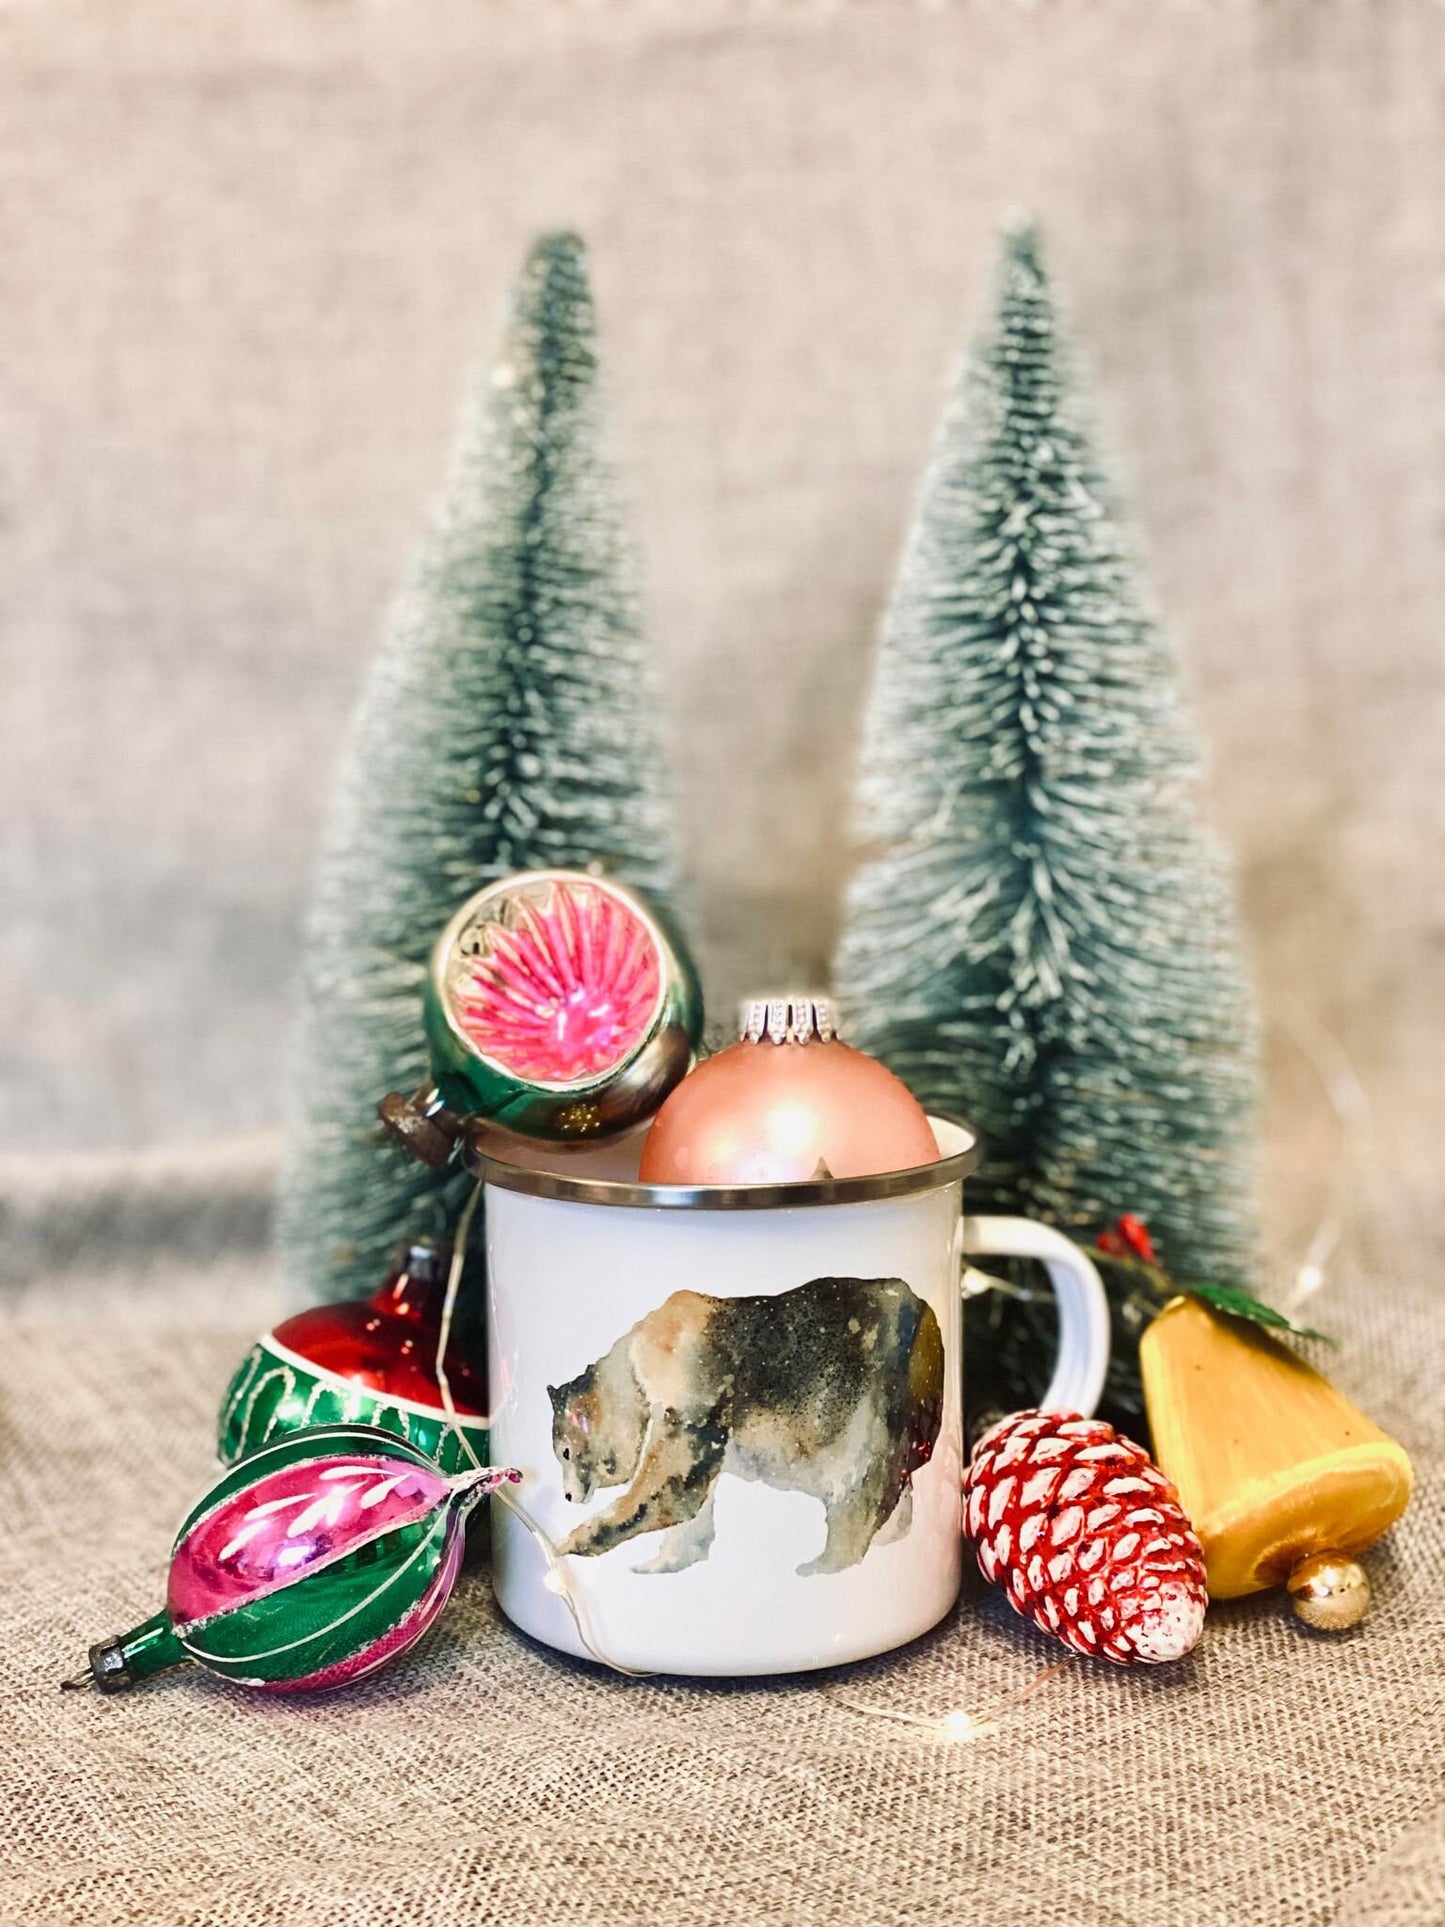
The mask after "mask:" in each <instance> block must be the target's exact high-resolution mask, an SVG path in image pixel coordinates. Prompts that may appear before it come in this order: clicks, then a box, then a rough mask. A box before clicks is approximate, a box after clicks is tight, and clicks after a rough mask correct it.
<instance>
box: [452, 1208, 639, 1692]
mask: <svg viewBox="0 0 1445 1927" xmlns="http://www.w3.org/2000/svg"><path fill="white" fill-rule="evenodd" d="M484 1182H485V1181H484V1179H482V1178H480V1177H479V1178H478V1179H477V1180H476V1182H475V1183H474V1184H473V1186H472V1188H471V1191H470V1193H469V1194H468V1196H467V1201H466V1203H465V1205H464V1206H463V1207H462V1212H461V1216H460V1217H459V1218H458V1219H457V1231H456V1239H455V1242H454V1244H453V1248H452V1257H451V1264H450V1265H449V1266H448V1269H447V1289H446V1296H445V1297H444V1298H443V1300H442V1316H441V1324H440V1326H439V1328H438V1331H437V1355H436V1377H437V1386H438V1388H439V1390H440V1392H441V1395H442V1409H443V1410H444V1411H445V1413H446V1415H447V1424H448V1425H449V1426H450V1428H451V1431H452V1435H453V1437H454V1438H455V1439H456V1441H457V1443H458V1445H459V1446H460V1447H461V1449H462V1451H463V1452H465V1454H466V1455H467V1457H468V1458H469V1459H470V1460H471V1462H472V1464H473V1466H475V1467H476V1469H477V1470H478V1471H481V1470H483V1466H482V1462H481V1460H480V1459H479V1458H478V1457H477V1454H476V1448H475V1447H474V1446H473V1444H472V1442H471V1439H470V1438H469V1437H468V1436H467V1433H466V1431H465V1430H464V1429H463V1426H462V1423H461V1420H460V1418H459V1416H458V1414H457V1408H456V1404H455V1402H454V1401H453V1398H452V1387H451V1380H450V1379H449V1378H448V1376H447V1367H446V1355H447V1348H448V1346H449V1345H450V1344H451V1336H452V1319H453V1318H454V1316H455V1314H456V1308H457V1298H458V1296H459V1294H460V1292H461V1288H462V1273H463V1272H464V1271H465V1269H466V1263H467V1246H468V1244H469V1242H470V1239H471V1233H472V1220H473V1219H474V1218H475V1217H476V1214H477V1207H478V1205H479V1204H480V1203H481V1201H482V1188H483V1184H484ZM492 1497H493V1498H496V1499H500V1500H501V1502H502V1504H503V1505H505V1506H506V1507H507V1509H508V1511H510V1512H511V1513H512V1514H513V1516H514V1517H515V1518H516V1519H517V1520H518V1522H519V1523H520V1524H521V1525H522V1527H523V1528H524V1530H525V1531H526V1532H527V1533H528V1534H529V1535H530V1536H531V1539H532V1542H533V1544H534V1545H535V1546H536V1548H537V1550H538V1551H539V1552H540V1553H541V1555H542V1558H543V1560H544V1561H545V1563H546V1567H547V1578H546V1581H545V1582H544V1583H545V1584H546V1587H547V1590H548V1591H549V1592H553V1593H556V1595H557V1597H558V1598H559V1599H560V1600H561V1601H562V1603H563V1605H564V1606H565V1607H566V1608H567V1611H568V1613H569V1614H570V1615H571V1618H572V1624H573V1625H574V1626H575V1627H576V1628H577V1637H578V1638H579V1639H580V1640H581V1642H582V1644H583V1646H584V1647H585V1648H586V1649H587V1651H588V1653H589V1654H590V1655H591V1656H592V1658H593V1659H595V1660H596V1661H597V1663H598V1664H599V1665H600V1666H606V1667H608V1668H610V1670H611V1671H612V1672H614V1673H622V1674H624V1675H625V1676H626V1677H627V1678H629V1679H645V1678H647V1677H648V1675H647V1674H645V1673H640V1672H638V1671H637V1669H636V1668H635V1667H631V1666H624V1665H623V1664H622V1663H621V1661H620V1660H616V1659H613V1657H612V1656H611V1654H610V1653H608V1652H606V1651H605V1650H604V1649H603V1647H602V1646H601V1645H600V1644H599V1643H598V1641H597V1639H596V1637H595V1635H594V1633H593V1632H592V1630H591V1626H590V1621H589V1616H588V1612H587V1604H586V1601H585V1600H584V1599H583V1598H582V1597H581V1596H580V1595H579V1593H578V1591H577V1588H576V1587H575V1586H574V1585H573V1584H572V1581H571V1579H570V1578H569V1576H568V1573H567V1569H566V1567H565V1566H564V1564H563V1563H562V1555H561V1554H560V1553H559V1552H558V1550H557V1547H556V1545H555V1543H554V1542H553V1540H552V1539H551V1538H549V1536H548V1535H547V1534H546V1533H545V1532H544V1531H543V1530H542V1528H541V1526H539V1525H538V1524H537V1521H536V1520H535V1519H534V1518H533V1517H532V1515H531V1513H530V1512H528V1510H527V1508H526V1507H525V1506H524V1505H523V1504H522V1502H521V1500H520V1499H519V1498H518V1497H517V1496H516V1494H515V1493H514V1492H513V1491H512V1490H511V1488H510V1487H509V1486H506V1485H499V1486H497V1487H496V1489H495V1490H494V1492H493V1494H492Z"/></svg>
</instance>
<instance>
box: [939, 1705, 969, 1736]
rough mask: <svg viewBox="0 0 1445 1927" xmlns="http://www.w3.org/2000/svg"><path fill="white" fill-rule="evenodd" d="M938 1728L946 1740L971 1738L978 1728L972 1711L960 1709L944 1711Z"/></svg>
mask: <svg viewBox="0 0 1445 1927" xmlns="http://www.w3.org/2000/svg"><path fill="white" fill-rule="evenodd" d="M938 1729H939V1731H940V1732H941V1733H942V1735H943V1737H944V1739H946V1740H971V1739H972V1738H973V1736H974V1734H975V1732H976V1731H977V1730H978V1729H977V1722H976V1721H975V1719H974V1717H973V1715H972V1713H965V1712H962V1711H958V1712H953V1713H946V1714H945V1715H944V1716H943V1718H942V1719H941V1720H940V1721H939V1722H938Z"/></svg>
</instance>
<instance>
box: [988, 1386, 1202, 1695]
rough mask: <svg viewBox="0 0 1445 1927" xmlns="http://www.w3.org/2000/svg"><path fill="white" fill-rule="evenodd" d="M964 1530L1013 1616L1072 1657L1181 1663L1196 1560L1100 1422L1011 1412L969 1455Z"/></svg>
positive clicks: (1165, 1496) (1149, 1468) (1181, 1518)
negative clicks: (1020, 1616)
mask: <svg viewBox="0 0 1445 1927" xmlns="http://www.w3.org/2000/svg"><path fill="white" fill-rule="evenodd" d="M963 1496H964V1530H965V1532H966V1533H967V1534H968V1536H969V1538H970V1539H972V1540H973V1542H974V1549H975V1551H976V1552H977V1554H978V1563H979V1566H980V1568H981V1570H982V1572H983V1575H984V1577H985V1579H990V1580H994V1581H1002V1582H1003V1584H1004V1585H1005V1586H1006V1587H1007V1589H1008V1596H1009V1601H1010V1603H1011V1604H1012V1606H1013V1608H1014V1610H1015V1612H1021V1613H1022V1614H1023V1615H1024V1616H1025V1618H1027V1619H1031V1620H1033V1622H1034V1624H1035V1625H1036V1626H1038V1627H1040V1628H1041V1629H1042V1631H1044V1632H1046V1633H1053V1634H1054V1635H1055V1637H1056V1638H1058V1639H1062V1640H1063V1642H1064V1643H1065V1645H1067V1646H1072V1647H1073V1649H1074V1651H1075V1652H1076V1653H1089V1654H1093V1655H1094V1656H1096V1657H1101V1658H1104V1659H1111V1660H1113V1661H1114V1662H1115V1664H1116V1665H1119V1666H1129V1665H1132V1664H1133V1663H1134V1662H1135V1661H1136V1660H1146V1661H1149V1662H1152V1663H1157V1662H1159V1661H1161V1660H1168V1659H1182V1658H1183V1657H1184V1655H1185V1653H1187V1652H1188V1651H1189V1649H1190V1648H1191V1647H1192V1646H1193V1645H1194V1643H1195V1641H1196V1640H1197V1639H1198V1638H1199V1634H1200V1631H1201V1629H1202V1628H1203V1625H1204V1609H1205V1606H1206V1605H1207V1603H1208V1593H1207V1591H1206V1588H1205V1581H1204V1554H1203V1551H1202V1550H1201V1549H1200V1544H1199V1541H1198V1539H1197V1538H1196V1537H1195V1535H1194V1528H1193V1527H1192V1526H1191V1525H1190V1523H1189V1521H1188V1519H1187V1518H1186V1517H1185V1515H1184V1509H1183V1507H1182V1506H1181V1505H1180V1503H1179V1494H1178V1493H1177V1492H1176V1491H1175V1490H1174V1487H1173V1486H1172V1485H1171V1483H1170V1482H1169V1480H1168V1479H1166V1478H1165V1476H1164V1474H1163V1473H1162V1472H1161V1471H1160V1470H1159V1468H1158V1466H1156V1465H1155V1464H1154V1462H1153V1460H1152V1459H1151V1458H1150V1457H1149V1454H1148V1453H1147V1452H1146V1451H1145V1450H1144V1448H1143V1447H1142V1446H1139V1445H1135V1444H1134V1443H1133V1441H1132V1440H1130V1439H1125V1438H1121V1437H1120V1436H1119V1434H1118V1433H1117V1432H1116V1431H1115V1430H1114V1428H1113V1426H1112V1425H1106V1424H1105V1423H1104V1421H1103V1420H1102V1419H1089V1418H1077V1417H1074V1416H1073V1415H1071V1414H1070V1413H1068V1412H1016V1413H1014V1415H1013V1417H1012V1418H1006V1419H1000V1420H999V1422H998V1424H997V1425H995V1426H992V1427H991V1428H990V1429H989V1430H988V1431H987V1432H985V1433H984V1434H983V1436H982V1438H980V1439H979V1441H978V1444H977V1445H976V1446H975V1447H974V1448H973V1458H972V1460H971V1462H970V1464H969V1468H968V1472H967V1474H966V1475H965V1477H964V1482H963Z"/></svg>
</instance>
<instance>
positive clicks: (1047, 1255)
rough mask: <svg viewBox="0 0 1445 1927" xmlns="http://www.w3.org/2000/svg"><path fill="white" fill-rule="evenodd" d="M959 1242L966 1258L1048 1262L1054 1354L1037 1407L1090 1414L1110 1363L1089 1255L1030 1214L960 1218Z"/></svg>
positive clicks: (1103, 1305)
mask: <svg viewBox="0 0 1445 1927" xmlns="http://www.w3.org/2000/svg"><path fill="white" fill-rule="evenodd" d="M963 1248H964V1251H965V1252H966V1253H967V1255H968V1256H969V1257H970V1258H1037V1259H1038V1260H1039V1262H1040V1264H1043V1265H1046V1266H1047V1267H1048V1273H1049V1283H1050V1284H1051V1285H1052V1286H1053V1288H1054V1296H1055V1298H1057V1299H1058V1301H1059V1357H1058V1363H1057V1364H1056V1365H1055V1366H1054V1375H1053V1377H1052V1378H1051V1379H1050V1381H1049V1389H1048V1390H1047V1391H1046V1392H1045V1393H1044V1395H1043V1397H1042V1398H1041V1399H1040V1400H1039V1409H1040V1411H1043V1412H1078V1413H1079V1414H1080V1415H1081V1416H1082V1417H1084V1418H1090V1417H1092V1415H1093V1412H1094V1408H1095V1406H1097V1404H1098V1403H1099V1399H1100V1396H1101V1394H1102V1393H1103V1390H1104V1373H1105V1372H1106V1371H1107V1370H1108V1366H1109V1301H1108V1299H1107V1298H1106V1297H1105V1296H1104V1286H1103V1282H1102V1281H1101V1279H1100V1277H1099V1274H1098V1272H1097V1271H1096V1270H1095V1269H1094V1267H1093V1265H1092V1264H1091V1263H1090V1261H1089V1259H1088V1258H1087V1257H1085V1255H1084V1253H1083V1252H1082V1251H1080V1249H1079V1247H1078V1246H1077V1245H1076V1244H1074V1243H1073V1242H1072V1241H1071V1240H1070V1239H1068V1238H1066V1237H1065V1236H1064V1235H1063V1233H1062V1232H1060V1231H1052V1230H1050V1228H1049V1227H1048V1225H1046V1224H1035V1223H1034V1221H1033V1219H1032V1218H965V1219H964V1221H963Z"/></svg>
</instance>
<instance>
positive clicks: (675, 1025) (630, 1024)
mask: <svg viewBox="0 0 1445 1927" xmlns="http://www.w3.org/2000/svg"><path fill="white" fill-rule="evenodd" d="M425 1017H426V1033H427V1044H428V1048H429V1050H430V1053H431V1068H432V1076H433V1079H434V1085H435V1088H434V1090H433V1091H430V1092H425V1093H419V1094H418V1097H417V1098H415V1099H410V1100H407V1099H392V1100H389V1101H388V1104H387V1105H386V1106H384V1107H383V1111H382V1115H383V1117H384V1118H385V1119H386V1121H387V1123H388V1124H389V1125H390V1126H391V1128H392V1129H393V1130H395V1131H396V1132H397V1134H398V1135H399V1136H402V1137H403V1138H404V1139H406V1140H407V1141H408V1142H409V1144H410V1146H411V1148H412V1149H413V1150H415V1151H416V1152H417V1153H418V1155H420V1156H423V1157H429V1158H430V1161H434V1162H435V1161H439V1159H440V1158H441V1157H445V1156H446V1155H449V1153H450V1148H451V1145H450V1142H448V1141H447V1140H448V1139H450V1140H454V1139H455V1138H456V1136H458V1135H459V1134H460V1130H461V1127H462V1125H463V1123H464V1120H465V1119H467V1118H481V1119H485V1120H487V1121H488V1122H490V1123H493V1124H500V1125H503V1126H505V1128H506V1129H508V1130H511V1131H516V1132H518V1133H520V1134H521V1135H523V1136H527V1137H539V1138H552V1139H561V1140H568V1139H587V1138H598V1137H606V1136H609V1135H611V1134H612V1133H614V1132H617V1131H621V1130H625V1129H626V1128H627V1126H628V1125H631V1124H635V1123H636V1122H637V1121H638V1120H639V1119H640V1118H643V1117H646V1116H648V1115H649V1114H650V1113H651V1112H652V1111H654V1110H655V1109H656V1108H657V1106H658V1104H660V1103H661V1101H662V1099H663V1098H664V1097H665V1096H666V1094H667V1093H668V1091H670V1090H671V1089H672V1087H673V1085H674V1084H676V1083H677V1082H678V1080H679V1079H680V1078H681V1077H682V1076H683V1074H684V1072H685V1071H686V1070H687V1068H688V1065H689V1064H690V1063H691V1062H692V1056H693V1052H694V1051H695V1049H696V1048H697V1043H698V1039H699V1037H700V1036H701V1032H702V998H701V994H700V992H699V989H698V983H697V976H696V973H695V971H694V969H693V966H692V962H691V959H690V958H689V957H688V956H687V954H686V952H685V951H684V950H683V948H682V946H681V945H680V944H679V943H678V942H677V941H676V940H675V939H674V938H673V936H672V935H671V934H670V933H669V931H668V930H667V929H666V927H665V925H664V923H663V921H662V919H661V918H660V917H659V915H658V913H657V912H656V911H655V910H654V909H653V908H652V907H651V906H650V905H649V904H648V903H647V902H646V901H645V899H644V898H643V897H642V896H640V895H639V894H638V893H637V892H636V891H635V890H629V889H627V888H626V887H625V886H624V885H622V884H620V883H615V882H613V881H612V880H611V878H607V877H602V876H592V875H590V874H584V873H582V872H578V871H569V870H532V871H523V872H521V873H520V874H518V875H517V876H513V877H507V878H505V879H503V881H501V882H500V883H494V884H491V885H490V886H489V887H488V888H487V889H485V890H482V891H480V892H479V893H478V894H477V895H476V896H474V897H472V898H470V899H469V901H468V902H466V903H465V904H463V906H462V908H461V909H460V910H459V911H458V912H457V914H456V916H455V917H453V919H452V921H451V922H450V923H449V924H448V925H447V928H446V929H445V930H444V931H443V933H442V936H441V939H440V941H439V942H438V944H437V946H436V949H435V951H434V952H433V955H432V960H431V968H430V971H429V973H428V977H427V985H426V997H425ZM408 1107H409V1108H408ZM429 1124H430V1125H431V1129H432V1131H433V1132H436V1131H440V1132H441V1136H440V1137H439V1138H438V1137H434V1136H429V1134H428V1125H429Z"/></svg>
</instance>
